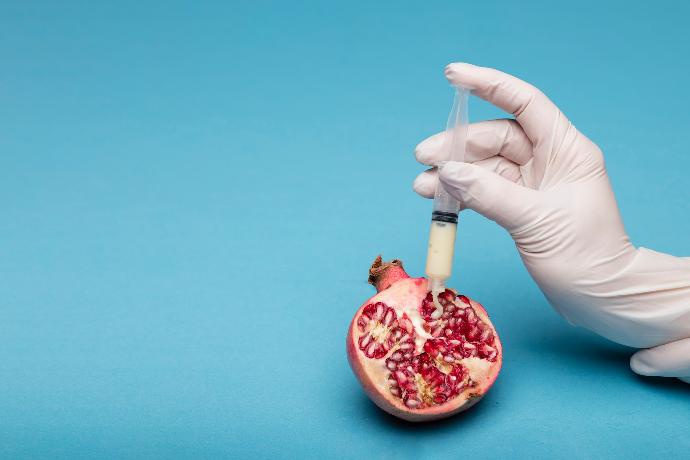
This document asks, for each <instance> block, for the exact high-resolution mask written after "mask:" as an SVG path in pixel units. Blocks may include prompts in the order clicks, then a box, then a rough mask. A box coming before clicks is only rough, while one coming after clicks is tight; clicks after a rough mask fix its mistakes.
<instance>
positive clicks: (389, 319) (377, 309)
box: [347, 257, 503, 422]
mask: <svg viewBox="0 0 690 460" xmlns="http://www.w3.org/2000/svg"><path fill="white" fill-rule="evenodd" d="M369 282H370V283H371V284H374V285H375V286H376V289H377V291H378V293H377V294H376V295H374V296H373V297H371V298H370V299H369V300H367V301H366V302H365V303H364V304H363V305H362V306H361V307H360V308H359V310H358V311H357V313H356V314H355V316H354V318H353V320H352V322H351V323H350V328H349V330H348V334H347V357H348V361H349V363H350V367H351V368H352V370H353V372H354V374H355V375H356V376H357V378H358V379H359V382H360V383H361V384H362V387H363V388H364V391H365V392H366V393H367V395H369V397H370V398H371V400H372V401H374V403H376V405H377V406H379V407H380V408H381V409H383V410H384V411H386V412H388V413H389V414H392V415H394V416H396V417H398V418H401V419H404V420H408V421H411V422H421V421H430V420H437V419H441V418H445V417H449V416H451V415H454V414H457V413H459V412H462V411H464V410H466V409H468V408H470V407H471V406H473V405H474V404H476V403H477V402H479V400H481V398H482V397H483V396H484V395H485V394H486V392H487V391H488V390H489V388H491V386H492V385H493V383H494V381H495V380H496V377H497V376H498V373H499V371H500V369H501V364H502V360H503V359H502V357H503V348H502V346H501V342H500V340H499V338H498V335H497V334H496V331H495V328H494V327H493V325H492V324H491V322H490V321H489V317H488V315H487V313H486V310H484V308H483V307H482V305H481V304H479V303H478V302H475V301H474V300H471V299H469V298H467V297H465V296H460V295H457V293H456V292H455V291H451V290H446V292H445V293H444V296H445V297H444V302H443V312H444V315H443V316H442V317H441V318H438V319H434V318H432V317H430V312H431V311H433V309H434V305H435V304H434V303H432V302H430V300H429V299H431V297H430V296H429V292H428V291H427V280H426V279H425V278H410V277H409V276H408V275H407V273H405V271H404V270H403V268H402V264H401V263H400V262H399V261H392V262H390V263H383V262H381V258H380V257H379V258H377V260H376V261H375V262H374V265H372V268H371V270H370V278H369ZM425 299H426V300H425ZM439 299H441V297H439ZM470 310H471V311H470ZM473 313H474V314H473ZM453 315H454V316H453ZM454 317H457V319H456V320H454V319H453V318H454ZM377 318H378V319H377ZM439 330H440V331H441V332H439ZM408 331H410V333H409V334H408ZM396 337H400V339H397V340H396V339H395V338H396ZM403 348H406V349H405V350H403ZM403 353H404V356H403V355H402V354H403ZM444 358H445V359H444Z"/></svg>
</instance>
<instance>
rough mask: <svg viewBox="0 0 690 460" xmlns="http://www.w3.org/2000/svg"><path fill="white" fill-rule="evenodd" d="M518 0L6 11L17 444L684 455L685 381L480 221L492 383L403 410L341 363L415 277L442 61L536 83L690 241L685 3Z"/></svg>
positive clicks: (6, 212) (10, 356)
mask: <svg viewBox="0 0 690 460" xmlns="http://www.w3.org/2000/svg"><path fill="white" fill-rule="evenodd" d="M523 3H525V2H504V3H501V4H499V3H494V2H486V1H483V2H446V3H428V2H424V6H421V4H420V2H411V3H407V4H403V3H400V2H391V3H388V4H378V5H373V4H371V2H361V3H352V2H351V3H348V4H340V5H338V6H333V5H331V6H326V5H323V4H318V3H306V2H279V3H264V2H260V3H257V2H246V3H244V2H243V3H241V4H232V3H227V2H226V3H220V2H219V3H218V4H213V3H207V4H191V3H190V4H183V3H171V2H158V3H155V2H147V4H146V5H144V4H142V2H131V3H129V4H126V3H122V2H118V3H116V4H115V3H114V4H112V5H110V6H104V5H101V6H95V5H92V2H70V3H69V4H63V5H61V6H58V4H57V3H55V2H46V3H29V2H3V3H2V4H1V5H0V62H1V63H2V72H0V197H1V199H2V204H1V206H0V210H1V212H2V217H1V218H0V456H1V457H3V458H41V457H43V458H99V459H102V458H107V457H113V458H123V457H132V458H134V457H146V458H218V457H231V456H232V457H235V458H310V457H313V458H324V457H325V458H333V457H336V456H337V457H339V458H453V459H457V458H461V457H462V458H464V457H465V456H469V457H468V458H484V457H492V458H496V457H499V456H502V457H513V458H514V457H518V456H525V457H529V458H626V457H627V458H630V457H631V456H635V457H637V458H644V457H656V458H659V457H662V456H676V457H678V456H680V455H682V454H687V452H688V449H690V438H689V437H688V436H687V434H688V427H689V426H690V388H689V387H687V386H684V385H682V384H681V383H679V382H676V381H674V380H663V379H643V378H639V377H636V376H634V375H633V374H632V373H631V372H630V371H629V369H628V357H629V355H630V354H631V351H632V350H630V349H626V348H624V347H620V346H617V345H614V344H611V343H607V342H605V341H604V340H601V339H599V338H597V337H594V336H593V335H591V334H589V333H587V332H585V331H582V330H578V329H574V328H571V327H570V326H568V325H567V324H566V323H565V321H563V320H562V319H561V318H560V317H558V316H557V315H556V314H555V313H554V312H553V311H552V310H551V309H550V307H549V306H548V305H547V303H546V301H545V300H544V298H543V297H542V295H541V294H540V292H539V291H538V290H537V288H536V287H535V286H534V284H533V283H532V282H531V280H530V278H529V277H528V275H527V273H526V271H525V269H524V268H523V267H522V265H521V263H520V260H519V258H518V256H517V254H516V251H515V250H514V247H513V245H512V242H511V241H510V239H509V237H508V236H507V235H506V234H505V233H504V232H503V231H502V230H501V229H499V228H497V227H496V226H495V225H493V224H492V223H491V222H488V221H486V220H484V219H483V218H481V217H479V216H477V215H474V214H471V213H467V214H466V215H464V216H463V222H462V227H461V233H460V235H459V245H460V250H459V258H458V260H457V262H456V267H455V277H454V280H453V282H452V284H453V285H455V286H456V287H458V288H460V289H461V290H462V291H464V292H467V293H469V294H471V295H472V296H473V297H475V298H477V299H479V300H480V301H482V302H483V303H484V304H485V305H486V306H487V308H488V309H489V310H490V313H491V315H492V318H493V320H494V323H495V324H496V326H497V328H498V330H499V332H500V333H501V338H502V339H503V341H504V343H505V349H506V353H505V365H504V369H503V371H502V373H501V375H500V377H499V379H498V381H497V383H496V385H495V387H494V389H493V390H492V391H491V393H490V394H489V395H488V396H487V397H486V399H485V400H484V401H482V403H481V404H480V405H478V406H477V407H475V408H473V409H472V410H471V411H469V412H468V413H466V414H464V415H461V416H458V417H455V418H453V419H450V420H448V421H445V422H440V423H435V424H429V425H423V426H419V425H409V424H406V423H402V422H399V421H397V420H394V419H392V418H391V417H389V416H387V415H385V414H383V413H382V412H380V411H379V410H378V409H376V408H375V407H374V406H373V405H372V404H371V403H370V402H369V400H368V399H367V398H366V397H365V396H364V394H363V393H362V391H361V390H360V388H359V386H358V385H357V383H356V381H355V379H354V377H353V376H352V374H351V372H350V369H349V368H348V365H347V362H346V359H345V350H344V337H345V332H346V328H347V326H348V322H349V320H350V318H351V316H352V314H353V313H354V311H355V309H356V308H357V307H358V306H359V305H360V304H361V302H362V301H364V300H365V299H366V298H367V297H368V296H370V295H371V294H372V289H371V288H370V286H368V285H367V284H366V283H365V279H366V271H367V268H368V266H369V263H370V262H371V260H372V259H373V258H374V256H375V255H376V254H378V253H383V254H384V256H386V257H388V258H393V257H399V258H402V259H404V260H405V262H406V266H407V268H408V269H409V270H410V271H411V272H412V273H416V274H419V273H421V271H422V268H423V258H424V252H425V246H426V233H427V230H428V224H427V220H428V215H429V212H430V204H429V203H428V202H425V201H424V200H422V199H420V198H418V197H417V196H415V195H414V194H413V193H412V192H411V190H410V184H411V181H412V179H413V178H414V176H415V175H416V174H417V173H418V172H419V171H421V169H422V168H421V167H420V166H419V165H418V164H416V163H415V161H414V158H413V156H412V153H411V152H412V150H413V147H414V145H415V144H416V143H417V142H418V141H420V140H421V139H422V138H424V137H426V136H427V135H429V134H432V133H434V132H436V131H437V130H439V129H441V128H442V127H443V126H444V123H445V116H446V114H447V112H448V109H449V107H450V100H451V91H450V89H449V87H448V86H447V84H446V82H445V80H444V78H443V74H442V69H443V67H444V65H445V64H446V63H448V62H450V61H456V60H464V61H468V62H473V63H477V64H482V65H490V66H494V67H498V68H501V69H504V70H506V71H509V72H511V73H515V74H517V75H519V76H521V77H523V78H525V79H527V80H529V81H531V82H533V83H534V84H536V85H537V86H539V87H540V88H542V89H543V90H544V91H545V92H546V93H547V94H548V95H550V96H551V97H552V98H553V99H554V100H555V101H556V102H557V103H558V104H559V105H560V106H561V107H562V109H563V110H564V111H565V113H566V114H567V115H568V116H569V117H570V118H571V119H572V120H573V122H574V123H575V124H576V125H577V126H578V127H579V128H580V129H581V130H582V131H583V132H585V133H586V134H587V135H588V136H590V137H591V138H592V139H594V140H595V141H596V142H597V143H599V145H600V146H601V147H602V148H603V150H604V152H605V154H606V158H607V163H608V168H609V173H610V175H611V177H612V181H613V184H614V187H615V190H616V193H617V196H618V198H619V201H620V206H621V209H622V212H623V214H624V218H625V222H626V225H627V228H628V231H629V233H630V235H631V236H632V238H633V241H634V242H635V243H636V244H638V245H644V246H647V247H650V248H653V249H656V250H660V251H666V252H670V253H673V254H678V255H690V242H689V241H688V235H689V234H690V218H689V217H688V216H690V212H689V211H690V204H689V202H690V200H688V189H687V184H688V181H687V171H688V168H690V155H688V151H689V148H688V141H687V126H688V121H689V118H688V112H687V107H688V106H690V94H689V93H688V91H687V82H688V79H689V73H690V58H688V56H690V52H689V51H690V49H689V48H690V29H688V27H687V16H688V14H690V10H689V9H688V7H681V6H678V5H677V4H676V3H673V2H655V3H654V4H653V5H652V6H637V5H635V2H617V3H613V2H608V3H607V4H608V6H606V7H604V6H602V5H601V3H600V2H587V3H585V2H578V3H577V4H570V5H568V6H567V7H566V6H564V5H561V6H556V5H554V4H553V2H529V5H524V4H523ZM495 116H500V114H499V112H498V111H496V110H494V109H492V108H490V107H488V106H487V105H486V104H474V105H473V106H472V117H473V118H474V119H481V118H489V117H495Z"/></svg>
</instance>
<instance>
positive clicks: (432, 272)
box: [426, 87, 469, 318]
mask: <svg viewBox="0 0 690 460" xmlns="http://www.w3.org/2000/svg"><path fill="white" fill-rule="evenodd" d="M455 90H456V91H455V98H454V100H453V108H452V109H451V111H450V115H449V116H448V123H447V125H446V133H445V141H444V144H443V150H444V152H445V153H446V155H445V160H444V161H442V162H440V163H439V164H438V165H437V166H438V167H441V166H442V165H443V164H444V163H445V162H446V161H464V159H465V146H466V140H467V122H468V118H467V99H468V95H469V90H467V89H466V88H461V87H456V88H455ZM459 211H460V204H459V203H458V201H457V200H456V199H455V198H453V197H452V196H451V195H450V194H448V192H446V190H445V189H444V188H443V185H441V183H440V182H439V184H438V185H437V187H436V194H435V195H434V206H433V211H432V213H431V229H430V231H429V249H428V252H427V256H426V276H427V279H428V280H429V290H430V291H431V292H432V294H433V297H434V303H435V304H436V311H435V312H434V313H433V314H432V315H431V316H432V317H434V318H438V317H440V316H441V314H442V313H443V308H442V307H441V305H440V304H439V303H438V294H439V293H440V292H443V291H444V290H445V283H446V280H447V279H448V278H450V275H451V271H452V268H453V254H454V251H455V234H456V232H457V228H458V212H459Z"/></svg>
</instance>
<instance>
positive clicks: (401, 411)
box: [346, 278, 503, 422]
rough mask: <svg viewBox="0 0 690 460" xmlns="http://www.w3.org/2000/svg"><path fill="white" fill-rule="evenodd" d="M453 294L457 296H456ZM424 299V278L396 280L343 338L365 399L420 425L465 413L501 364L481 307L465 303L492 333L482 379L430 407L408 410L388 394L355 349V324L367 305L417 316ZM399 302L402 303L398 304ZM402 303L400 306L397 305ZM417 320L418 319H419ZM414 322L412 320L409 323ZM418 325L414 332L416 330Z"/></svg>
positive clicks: (375, 368) (371, 363)
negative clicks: (492, 350)
mask: <svg viewBox="0 0 690 460" xmlns="http://www.w3.org/2000/svg"><path fill="white" fill-rule="evenodd" d="M456 294H457V293H456ZM426 295H427V281H426V279H424V278H406V279H399V280H397V281H396V282H394V283H393V284H392V285H390V286H389V287H388V288H387V289H385V290H383V291H381V292H379V293H377V294H376V295H374V296H373V297H371V298H370V299H369V300H367V301H366V302H365V303H364V304H363V305H362V306H361V307H360V308H359V309H358V311H357V313H356V314H355V316H354V317H353V320H352V322H351V323H350V327H349V330H348V334H347V347H346V348H347V358H348V361H349V363H350V367H351V368H352V370H353V372H354V374H355V376H356V377H357V379H358V380H359V382H360V384H361V385H362V388H364V391H365V392H366V394H367V395H368V396H369V398H370V399H371V400H372V401H373V402H374V403H375V404H376V405H377V406H378V407H380V408H381V409H382V410H384V411H386V412H388V413H389V414H391V415H394V416H395V417H398V418H401V419H403V420H407V421H410V422H424V421H432V420H438V419H442V418H446V417H450V416H452V415H455V414H457V413H460V412H462V411H465V410H467V409H469V408H470V407H472V406H473V405H475V404H476V403H477V402H479V401H480V400H481V399H482V398H483V396H484V395H485V394H486V393H487V392H488V391H489V389H490V388H491V386H492V385H493V384H494V382H495V381H496V378H497V377H498V374H499V372H500V370H501V366H502V363H503V346H502V344H501V341H500V339H499V337H498V334H497V333H496V329H495V327H494V326H493V324H492V323H491V321H490V319H489V316H488V314H487V312H486V310H485V309H484V307H483V306H482V305H481V304H480V303H478V302H475V301H474V300H472V299H469V301H470V305H471V306H472V308H473V309H474V310H475V312H476V314H477V316H478V317H479V319H480V320H481V321H483V322H484V323H485V324H487V325H488V326H489V327H490V328H491V330H492V331H493V333H494V342H493V345H492V346H493V347H494V348H495V349H496V350H497V352H498V353H497V356H496V360H495V361H493V362H491V363H490V365H489V366H488V369H487V371H486V373H485V375H483V376H482V378H481V379H479V380H475V381H474V382H475V385H473V386H471V387H468V388H465V389H464V390H463V391H462V392H461V393H459V394H458V395H457V396H456V397H454V398H453V399H451V400H449V401H447V402H445V403H443V404H440V405H435V406H431V407H424V408H421V409H410V408H408V407H406V406H405V405H404V404H403V402H402V400H401V399H400V398H398V397H396V396H394V395H392V394H391V393H390V390H389V387H388V383H387V378H386V374H385V372H383V371H382V370H381V369H380V365H377V364H376V360H371V359H370V358H368V357H367V356H366V355H365V354H364V353H363V352H362V350H360V348H359V347H358V342H357V340H358V332H357V326H356V321H357V319H358V318H359V317H360V315H361V313H362V310H363V309H364V308H365V307H366V306H367V305H370V304H373V303H377V302H383V303H385V304H386V305H388V306H391V307H393V308H394V309H395V310H396V311H398V312H404V313H407V314H410V315H414V314H415V313H417V314H418V311H419V310H418V309H419V305H420V304H421V302H422V300H423V299H424V298H425V297H426ZM400 299H403V300H400ZM401 302H402V303H401ZM419 319H421V317H420V318H419ZM414 322H415V318H413V323H414ZM418 326H419V323H418V321H417V324H416V325H415V329H417V330H419V329H420V328H419V327H418Z"/></svg>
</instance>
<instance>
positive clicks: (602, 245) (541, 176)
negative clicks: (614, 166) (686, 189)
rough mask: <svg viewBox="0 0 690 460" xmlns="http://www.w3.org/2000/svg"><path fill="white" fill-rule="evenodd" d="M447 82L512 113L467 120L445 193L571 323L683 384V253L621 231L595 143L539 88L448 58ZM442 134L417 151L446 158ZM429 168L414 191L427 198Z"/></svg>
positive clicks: (686, 319)
mask: <svg viewBox="0 0 690 460" xmlns="http://www.w3.org/2000/svg"><path fill="white" fill-rule="evenodd" d="M446 77H447V78H448V80H450V82H451V83H452V84H454V85H459V86H464V87H467V88H470V89H471V90H472V92H473V94H475V95H477V96H479V97H481V98H482V99H485V100H487V101H489V102H491V103H492V104H494V105H496V106H498V107H500V108H501V109H503V110H505V111H506V112H508V113H510V114H512V115H513V116H515V119H514V120H513V119H504V120H491V121H484V122H479V123H473V124H471V125H470V126H469V129H468V141H467V158H466V161H467V162H468V163H453V162H450V163H447V164H446V165H445V166H444V167H443V168H442V170H441V172H440V180H441V183H442V185H443V186H444V187H445V188H446V190H447V191H448V192H449V193H450V194H452V195H453V196H454V197H456V198H457V199H458V200H459V201H460V203H461V204H462V207H463V208H470V209H473V210H475V211H476V212H478V213H480V214H482V215H484V216H486V217H488V218H489V219H491V220H493V221H495V222H496V223H498V224H499V225H501V226H502V227H504V228H505V229H506V230H508V232H509V233H510V235H511V236H512V237H513V239H514V240H515V244H516V246H517V249H518V251H519V253H520V256H521V257H522V260H523V262H524V264H525V266H526V267H527V270H528V271H529V273H530V274H531V275H532V278H534V280H535V281H536V282H537V284H538V285H539V287H540V288H541V290H542V291H543V292H544V294H545V296H546V298H547V299H548V301H549V303H550V304H551V305H552V306H553V307H554V308H555V309H556V310H557V311H558V312H559V313H560V314H561V315H563V316H564V317H565V318H566V319H567V320H568V321H570V322H571V323H572V324H575V325H578V326H582V327H585V328H587V329H590V330H592V331H594V332H596V333H598V334H600V335H602V336H604V337H606V338H608V339H610V340H613V341H615V342H618V343H622V344H625V345H629V346H633V347H637V348H646V350H642V351H639V352H637V353H635V354H634V355H633V357H632V358H631V360H630V366H631V367H632V369H633V371H635V372H637V373H638V374H643V375H658V376H668V377H679V378H681V379H683V380H685V381H688V382H690V260H688V259H684V258H678V257H673V256H670V255H666V254H661V253H658V252H654V251H651V250H648V249H644V248H639V249H637V248H635V247H634V246H633V245H632V244H631V243H630V240H629V239H628V235H627V234H626V232H625V228H624V227H623V222H622V220H621V217H620V214H619V212H618V205H617V204H616V200H615V197H614V195H613V191H612V190H611V185H610V183H609V179H608V176H607V174H606V168H605V165H604V159H603V155H602V153H601V150H600V149H599V148H598V147H597V146H596V145H595V144H594V143H593V142H592V141H590V140H589V139H588V138H587V137H585V136H584V135H583V134H582V133H580V132H579V131H578V130H577V129H575V127H574V126H573V125H572V124H571V123H570V122H569V121H568V119H567V118H566V117H565V116H564V115H563V113H561V111H560V110H559V109H558V107H556V106H555V105H554V104H553V102H551V101H550V100H549V99H548V98H547V97H546V96H545V95H544V94H543V93H542V92H540V91H539V90H538V89H536V88H535V87H533V86H532V85H530V84H528V83H525V82H523V81H521V80H519V79H517V78H515V77H513V76H510V75H507V74H505V73H503V72H499V71H498V70H494V69H489V68H484V67H477V66H473V65H470V64H451V65H449V66H448V67H447V68H446ZM443 136H444V134H443V133H440V134H437V135H435V136H432V137H430V138H428V139H426V140H425V141H423V142H422V143H421V144H419V146H418V147H417V149H416V151H415V155H416V157H417V159H418V160H419V161H420V162H422V163H425V164H428V165H435V164H438V163H439V162H441V161H442V160H444V158H442V153H441V147H442V145H443ZM438 180H439V176H438V173H437V171H436V169H430V170H428V171H426V172H424V173H422V174H421V175H420V176H419V177H417V179H416V180H415V182H414V189H415V191H417V193H419V194H421V195H422V196H425V197H428V198H431V197H433V194H434V190H435V188H436V185H437V183H438Z"/></svg>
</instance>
